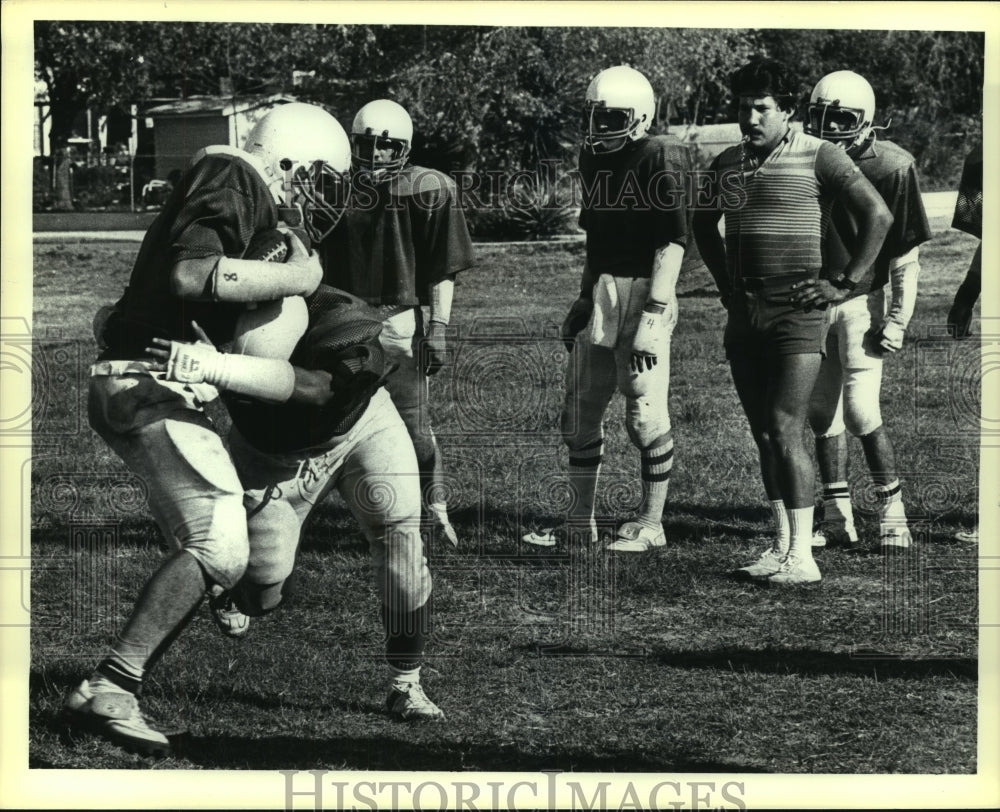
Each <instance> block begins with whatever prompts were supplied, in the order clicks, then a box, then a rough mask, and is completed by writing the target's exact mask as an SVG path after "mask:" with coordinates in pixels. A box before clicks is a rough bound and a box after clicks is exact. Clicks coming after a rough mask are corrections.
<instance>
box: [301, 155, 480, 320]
mask: <svg viewBox="0 0 1000 812" xmlns="http://www.w3.org/2000/svg"><path fill="white" fill-rule="evenodd" d="M320 256H321V258H322V261H323V272H324V281H325V282H326V283H327V284H330V285H333V286H334V287H337V288H340V289H342V290H346V291H348V292H349V293H353V294H355V295H357V296H360V297H361V298H362V299H364V300H365V301H366V302H369V303H370V304H373V305H383V304H384V305H407V306H409V305H418V304H429V303H430V302H429V299H428V289H429V288H430V286H431V285H434V284H436V283H437V282H440V281H442V280H443V279H445V278H446V277H448V276H451V275H453V274H456V273H458V272H459V271H463V270H466V269H467V268H470V267H472V265H473V261H474V260H473V250H472V241H471V239H470V238H469V229H468V226H467V224H466V222H465V214H464V212H463V211H462V209H461V208H459V207H458V205H457V200H456V188H455V183H454V181H452V180H451V178H449V177H448V176H447V175H445V174H443V173H441V172H438V171H437V170H434V169H425V168H423V167H420V166H412V165H410V166H407V167H405V168H404V169H403V170H402V171H401V172H400V173H399V174H398V175H396V176H394V177H393V178H391V179H390V180H388V181H385V182H383V183H380V184H378V185H374V184H373V183H372V182H371V180H370V178H369V176H368V175H366V174H364V173H356V174H355V175H354V177H353V179H352V188H351V203H350V205H349V206H348V208H347V211H346V212H344V216H343V217H342V218H341V220H340V222H339V223H338V224H337V227H336V228H335V229H334V230H333V232H332V233H331V234H330V235H329V236H328V237H327V238H326V239H325V240H323V242H322V244H321V246H320Z"/></svg>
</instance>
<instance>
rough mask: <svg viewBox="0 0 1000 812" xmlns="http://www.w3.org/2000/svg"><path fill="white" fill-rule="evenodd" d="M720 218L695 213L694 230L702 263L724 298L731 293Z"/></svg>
mask: <svg viewBox="0 0 1000 812" xmlns="http://www.w3.org/2000/svg"><path fill="white" fill-rule="evenodd" d="M718 224H719V218H718V217H717V216H713V215H712V214H706V213H703V212H695V215H694V223H693V227H692V230H693V231H694V240H695V244H696V245H697V246H698V252H699V253H700V254H701V258H702V261H703V262H704V263H705V265H706V267H707V268H708V272H709V273H710V274H712V278H713V279H714V280H715V285H716V287H718V289H719V293H720V294H722V296H723V297H725V296H728V295H729V293H730V282H729V272H728V270H727V269H726V243H725V240H723V239H722V235H721V234H719V225H718Z"/></svg>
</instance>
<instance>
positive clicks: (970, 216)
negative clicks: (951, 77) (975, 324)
mask: <svg viewBox="0 0 1000 812" xmlns="http://www.w3.org/2000/svg"><path fill="white" fill-rule="evenodd" d="M951 227H952V228H957V229H959V230H961V231H964V232H965V233H966V234H971V235H972V236H973V237H975V238H976V239H978V240H979V241H980V242H979V245H977V246H976V252H975V253H974V254H973V255H972V261H971V262H970V263H969V270H968V271H967V272H966V274H965V279H963V280H962V284H961V285H959V287H958V290H957V291H955V301H954V302H952V305H951V309H950V310H949V311H948V326H949V328H950V329H951V331H952V335H953V336H954V337H955V338H956V339H958V340H959V341H961V340H962V339H964V338H968V337H969V336H970V335H972V311H973V310H974V309H975V306H976V302H977V301H978V299H979V293H980V291H981V289H982V284H983V280H982V262H983V243H982V239H983V148H982V146H978V147H976V148H975V149H974V150H972V151H971V152H970V153H969V154H968V155H967V156H966V157H965V165H964V166H963V167H962V179H961V180H960V181H959V183H958V198H957V200H956V201H955V214H954V216H953V217H952V220H951ZM955 539H956V540H957V541H964V542H969V543H972V544H978V543H979V524H978V523H977V524H976V526H975V527H973V528H972V529H971V530H959V531H958V532H957V533H955Z"/></svg>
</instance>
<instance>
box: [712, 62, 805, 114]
mask: <svg viewBox="0 0 1000 812" xmlns="http://www.w3.org/2000/svg"><path fill="white" fill-rule="evenodd" d="M729 89H730V90H731V91H732V93H733V96H735V97H736V98H739V97H740V96H771V97H773V98H774V100H775V101H776V102H777V103H778V107H780V108H781V109H782V110H792V111H794V110H795V104H796V97H797V95H798V93H797V88H796V85H795V83H793V82H792V79H791V77H790V76H789V75H788V71H787V70H786V68H785V66H784V65H783V64H782V63H781V62H778V61H777V60H776V59H763V58H758V59H754V60H752V61H750V62H748V63H747V64H746V65H744V66H743V67H742V68H740V69H739V70H736V71H734V72H733V74H732V75H731V76H730V77H729Z"/></svg>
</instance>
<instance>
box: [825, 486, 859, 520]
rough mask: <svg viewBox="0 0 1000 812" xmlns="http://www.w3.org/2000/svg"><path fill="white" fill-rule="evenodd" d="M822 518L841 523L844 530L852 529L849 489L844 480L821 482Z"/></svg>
mask: <svg viewBox="0 0 1000 812" xmlns="http://www.w3.org/2000/svg"><path fill="white" fill-rule="evenodd" d="M823 519H824V521H827V522H833V523H835V524H842V525H843V526H844V528H845V529H846V530H849V531H851V530H854V509H853V508H852V507H851V489H850V488H849V487H848V485H847V483H846V482H824V483H823Z"/></svg>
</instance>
